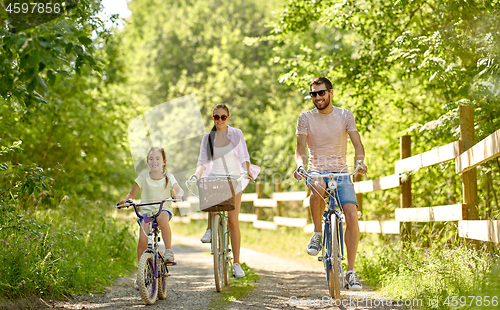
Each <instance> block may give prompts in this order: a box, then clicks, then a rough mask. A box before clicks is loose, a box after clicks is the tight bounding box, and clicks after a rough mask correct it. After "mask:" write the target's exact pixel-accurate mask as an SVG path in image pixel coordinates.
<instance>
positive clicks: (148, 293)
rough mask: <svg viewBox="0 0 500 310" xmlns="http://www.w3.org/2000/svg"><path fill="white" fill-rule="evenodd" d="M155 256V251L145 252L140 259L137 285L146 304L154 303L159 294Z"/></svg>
mask: <svg viewBox="0 0 500 310" xmlns="http://www.w3.org/2000/svg"><path fill="white" fill-rule="evenodd" d="M154 272H155V258H154V255H153V253H148V252H146V253H144V254H142V256H141V258H140V259H139V269H138V271H137V285H138V286H139V293H140V295H141V299H142V301H143V302H144V304H146V305H152V304H154V303H155V301H156V297H157V294H158V279H156V278H155V274H154Z"/></svg>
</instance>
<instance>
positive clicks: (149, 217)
mask: <svg viewBox="0 0 500 310" xmlns="http://www.w3.org/2000/svg"><path fill="white" fill-rule="evenodd" d="M181 200H184V197H183V199H174V198H166V199H164V200H162V201H161V202H155V203H143V204H135V203H133V201H132V200H129V201H127V202H126V203H125V204H123V205H117V208H118V209H121V208H124V207H126V208H128V207H130V206H133V207H134V210H135V214H136V215H137V217H138V218H140V219H142V220H143V221H144V223H146V224H148V227H149V229H148V234H147V237H148V247H147V248H146V250H145V251H144V252H143V254H142V256H141V258H140V259H139V270H138V272H144V271H143V267H144V266H149V267H145V268H146V269H147V270H148V276H147V279H146V278H144V277H142V278H141V277H139V275H138V279H141V281H142V282H141V284H140V285H141V286H142V287H140V289H139V291H140V294H141V298H142V300H143V302H144V303H145V304H146V305H148V304H154V303H155V301H156V298H157V296H158V298H160V299H164V298H166V292H167V291H166V283H167V282H166V277H167V276H168V266H175V265H176V263H175V262H167V261H165V260H164V258H163V257H161V258H160V257H159V256H160V254H159V252H158V248H159V245H158V241H159V237H158V234H159V232H160V230H159V227H158V226H159V225H158V222H157V221H156V218H157V217H158V216H159V215H160V213H161V212H162V210H163V204H164V203H165V202H166V201H181ZM157 204H160V208H159V209H158V212H157V213H154V212H148V213H144V214H142V215H141V214H140V213H139V209H138V207H140V206H148V205H157ZM141 229H142V230H143V232H144V234H146V232H145V231H144V228H143V227H142V225H141ZM148 255H152V257H149V258H148ZM141 262H143V265H141ZM141 266H142V267H141ZM163 267H164V268H165V270H164V272H163V271H162V272H161V274H160V268H163ZM149 270H151V271H152V272H151V274H149ZM150 281H151V282H150ZM159 282H160V283H159ZM162 282H163V283H162ZM148 283H149V284H148ZM150 284H151V292H147V288H146V289H145V286H149V285H150Z"/></svg>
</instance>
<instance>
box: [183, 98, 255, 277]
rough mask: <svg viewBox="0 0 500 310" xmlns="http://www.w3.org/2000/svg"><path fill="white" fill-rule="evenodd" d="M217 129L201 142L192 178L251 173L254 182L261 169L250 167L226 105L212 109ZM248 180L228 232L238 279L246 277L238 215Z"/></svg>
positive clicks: (237, 197)
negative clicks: (196, 165) (241, 254)
mask: <svg viewBox="0 0 500 310" xmlns="http://www.w3.org/2000/svg"><path fill="white" fill-rule="evenodd" d="M212 120H213V121H214V126H213V128H212V131H210V132H209V133H207V134H206V135H205V136H204V137H203V140H202V142H201V148H200V156H199V158H198V167H197V168H196V172H195V174H194V175H193V176H191V179H192V178H194V177H196V178H197V179H198V178H200V176H203V177H207V176H232V177H234V178H236V179H237V178H239V176H240V174H241V173H248V176H249V177H250V178H251V179H255V178H256V177H257V175H258V174H259V172H260V167H258V166H255V165H251V164H250V155H249V154H248V149H247V145H246V143H245V139H244V137H243V132H242V131H241V130H239V129H237V128H233V127H231V126H228V124H227V123H228V121H229V108H228V107H227V106H226V105H225V104H222V103H221V104H218V105H216V106H215V107H214V108H213V110H212ZM248 183H249V180H248V179H243V180H242V181H240V183H239V184H238V186H237V188H236V192H237V194H236V195H235V200H234V201H235V209H234V210H232V211H229V229H230V232H231V234H230V235H231V247H232V251H233V255H234V266H233V268H234V273H235V277H236V278H242V277H244V276H245V272H244V271H243V269H242V268H241V266H240V226H239V220H238V215H239V213H240V207H241V192H242V191H243V190H244V189H245V187H246V186H247V185H248ZM211 222H212V219H211V215H210V216H209V219H208V227H207V230H206V232H205V234H204V235H203V237H202V238H201V242H204V243H210V242H211V227H210V224H211Z"/></svg>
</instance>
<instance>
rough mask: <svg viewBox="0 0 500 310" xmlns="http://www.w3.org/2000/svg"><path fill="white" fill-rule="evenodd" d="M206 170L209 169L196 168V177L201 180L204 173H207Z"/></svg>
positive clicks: (200, 166) (199, 166) (203, 167)
mask: <svg viewBox="0 0 500 310" xmlns="http://www.w3.org/2000/svg"><path fill="white" fill-rule="evenodd" d="M205 169H207V168H205V166H203V165H198V167H196V172H195V173H194V174H193V175H194V176H196V178H197V179H199V178H200V176H201V174H202V173H203V171H205Z"/></svg>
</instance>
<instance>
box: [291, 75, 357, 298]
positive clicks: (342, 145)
mask: <svg viewBox="0 0 500 310" xmlns="http://www.w3.org/2000/svg"><path fill="white" fill-rule="evenodd" d="M309 87H310V89H311V92H310V93H309V94H310V95H311V98H312V100H313V103H314V105H315V106H316V108H314V109H312V110H309V111H306V112H303V113H301V114H300V115H299V118H298V121H297V131H296V134H297V148H296V150H295V162H296V163H297V166H298V167H299V168H300V167H304V162H305V158H306V147H308V148H309V163H308V164H309V165H308V171H317V172H320V173H330V172H347V170H348V168H347V165H346V153H347V136H348V135H349V138H350V139H351V142H352V144H353V146H354V150H355V161H356V164H358V163H359V164H360V165H361V168H362V169H363V170H364V171H363V173H365V172H366V166H365V165H364V164H363V160H364V159H365V150H364V147H363V144H362V143H361V138H360V136H359V132H358V130H357V128H356V123H355V120H354V116H353V114H352V113H351V112H350V111H348V110H345V109H341V108H338V107H334V106H333V105H332V102H331V100H332V95H333V90H332V88H333V87H332V82H331V81H330V80H329V79H327V78H325V77H319V78H316V79H315V80H313V81H312V82H311V84H310V85H309ZM294 176H295V178H296V179H297V180H300V179H302V176H301V175H300V174H299V173H298V168H297V170H296V171H295V173H294ZM341 178H345V179H339V180H338V187H337V189H336V193H335V195H336V197H338V200H340V201H339V203H340V204H341V205H342V208H343V210H344V215H345V222H346V226H347V227H346V232H345V243H346V248H347V272H346V282H347V284H348V287H349V288H350V289H351V290H355V291H359V290H361V283H360V282H359V279H358V276H357V275H356V273H355V272H354V262H355V260H356V252H357V249H358V242H359V226H358V212H357V207H358V202H357V200H356V193H355V192H354V186H353V185H352V181H351V180H350V178H349V177H341ZM314 181H315V182H312V183H311V180H309V179H308V180H307V185H308V186H309V188H310V190H311V199H310V208H311V216H312V219H313V223H314V233H313V236H312V238H311V240H310V241H309V243H308V244H307V253H308V254H309V255H313V256H315V255H317V254H318V252H319V251H320V248H321V244H322V243H321V218H322V214H323V211H324V209H325V202H324V200H323V197H324V195H325V186H326V184H325V181H324V180H323V178H321V177H319V178H315V179H314ZM311 186H312V187H313V188H311Z"/></svg>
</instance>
